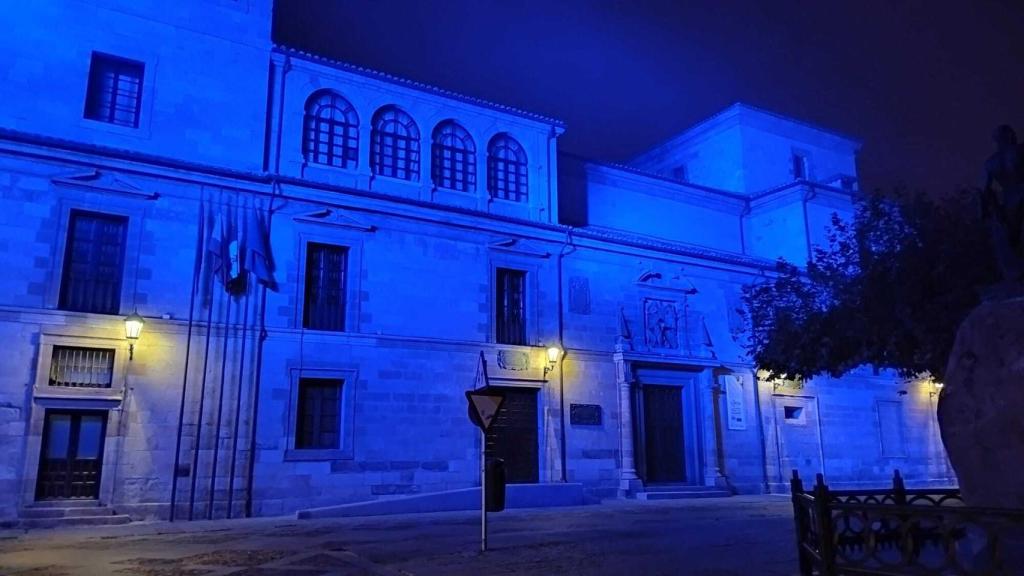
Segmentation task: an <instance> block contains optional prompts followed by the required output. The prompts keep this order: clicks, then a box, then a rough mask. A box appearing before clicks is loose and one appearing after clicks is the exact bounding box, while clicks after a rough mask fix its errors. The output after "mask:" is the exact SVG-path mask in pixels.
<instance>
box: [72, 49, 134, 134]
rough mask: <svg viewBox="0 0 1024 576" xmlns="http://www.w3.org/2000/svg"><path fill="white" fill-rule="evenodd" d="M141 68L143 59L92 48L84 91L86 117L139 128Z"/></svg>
mask: <svg viewBox="0 0 1024 576" xmlns="http://www.w3.org/2000/svg"><path fill="white" fill-rule="evenodd" d="M144 70H145V65H144V64H143V63H142V62H136V61H135V60H128V59H126V58H119V57H117V56H110V55H109V54H101V53H99V52H93V53H92V63H91V64H90V66H89V84H88V86H87V87H86V94H85V117H86V118H88V119H90V120H98V121H100V122H107V123H110V124H119V125H121V126H130V127H132V128H138V127H139V113H140V110H141V108H142V75H143V71H144Z"/></svg>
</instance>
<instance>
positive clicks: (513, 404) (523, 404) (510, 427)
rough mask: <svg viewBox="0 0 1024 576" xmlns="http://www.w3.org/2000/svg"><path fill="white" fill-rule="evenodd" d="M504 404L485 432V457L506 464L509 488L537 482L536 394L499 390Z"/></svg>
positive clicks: (532, 392) (521, 389)
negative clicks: (510, 485)
mask: <svg viewBox="0 0 1024 576" xmlns="http://www.w3.org/2000/svg"><path fill="white" fill-rule="evenodd" d="M500 390H501V391H502V392H504V393H505V401H504V402H503V403H502V405H501V408H500V409H499V410H498V413H497V414H496V415H495V417H494V423H493V424H491V427H490V428H489V429H488V430H487V457H488V458H501V459H503V460H504V461H505V479H506V481H507V482H508V483H510V484H532V483H536V482H538V481H539V466H538V461H537V460H538V448H537V437H538V434H537V390H536V389H534V388H511V387H507V388H500Z"/></svg>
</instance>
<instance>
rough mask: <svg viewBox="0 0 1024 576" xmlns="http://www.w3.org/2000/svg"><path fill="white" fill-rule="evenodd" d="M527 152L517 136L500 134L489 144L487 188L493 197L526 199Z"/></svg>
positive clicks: (515, 199) (516, 199)
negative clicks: (517, 139)
mask: <svg viewBox="0 0 1024 576" xmlns="http://www.w3.org/2000/svg"><path fill="white" fill-rule="evenodd" d="M526 184H527V183H526V152H525V151H524V150H523V147H522V145H520V144H519V142H517V141H516V139H515V138H513V137H511V136H509V135H508V134H498V135H497V136H495V137H494V138H491V142H490V144H488V145H487V190H488V191H489V192H490V194H491V197H492V198H501V199H502V200H512V201H514V202H523V201H525V200H526V196H527V187H526Z"/></svg>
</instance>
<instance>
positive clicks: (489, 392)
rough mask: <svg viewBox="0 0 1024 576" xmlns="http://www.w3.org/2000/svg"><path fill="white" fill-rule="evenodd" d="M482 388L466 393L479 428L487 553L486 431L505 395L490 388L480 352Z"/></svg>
mask: <svg viewBox="0 0 1024 576" xmlns="http://www.w3.org/2000/svg"><path fill="white" fill-rule="evenodd" d="M481 382H482V383H483V386H481V387H480V388H477V389H476V390H469V391H467V392H466V400H467V402H468V404H469V406H468V408H469V420H470V421H471V422H473V424H476V425H477V427H479V428H480V551H481V552H486V551H487V429H488V428H490V427H491V424H492V423H493V422H494V418H495V416H497V415H498V410H499V409H501V404H502V403H503V402H504V401H505V394H504V393H502V392H501V391H500V390H495V389H493V388H491V387H490V383H489V382H488V380H487V360H485V359H484V353H483V351H481V352H480V364H479V366H478V368H477V383H478V384H479V383H481Z"/></svg>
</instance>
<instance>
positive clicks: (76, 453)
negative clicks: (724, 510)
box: [0, 0, 954, 518]
mask: <svg viewBox="0 0 1024 576" xmlns="http://www.w3.org/2000/svg"><path fill="white" fill-rule="evenodd" d="M58 4H59V5H58ZM179 4H180V9H176V10H175V11H167V10H163V9H160V8H159V7H158V6H157V3H151V2H131V3H129V2H122V1H119V0H88V1H86V0H82V1H77V2H71V3H52V4H51V3H30V4H29V5H26V6H25V7H23V8H22V9H21V10H19V11H16V12H15V13H13V14H9V17H10V18H13V19H14V20H15V22H13V23H12V25H11V26H10V27H9V28H10V30H11V31H12V32H11V33H10V34H8V35H6V36H4V37H2V38H0V49H2V50H3V52H4V53H5V54H8V55H9V57H8V58H7V62H8V64H7V66H6V70H3V75H2V76H3V80H4V81H3V82H0V97H2V99H3V101H4V102H5V103H6V104H7V105H6V106H4V107H3V109H2V110H0V222H2V229H0V230H2V231H0V253H2V254H3V260H4V262H5V263H6V264H7V270H8V272H7V273H6V274H4V275H3V276H2V277H0V338H2V341H3V342H4V344H5V347H6V349H7V354H8V356H7V362H5V363H4V366H3V368H2V369H0V494H3V495H4V496H5V497H4V498H3V499H0V518H13V517H16V516H17V515H18V514H19V513H20V511H22V510H23V509H25V508H29V507H32V506H33V505H34V504H35V503H36V502H38V501H41V500H60V499H87V500H89V499H94V500H97V501H99V503H101V504H103V505H107V506H110V507H113V508H115V509H116V510H118V511H119V512H122V513H126V514H130V515H132V516H133V517H137V518H167V517H168V516H169V514H170V513H171V508H172V507H171V502H172V500H173V501H174V502H175V503H176V504H175V507H174V509H173V511H174V514H175V515H176V516H177V517H178V518H184V517H193V516H195V517H223V516H226V515H229V514H230V515H232V516H238V515H244V514H254V515H273V514H284V513H291V512H294V511H296V510H299V509H303V508H311V507H318V506H325V505H332V504H340V503H346V502H357V501H366V500H373V499H379V498H388V497H392V496H396V495H405V494H420V493H430V492H440V491H444V490H450V489H458V488H467V487H472V486H474V485H478V484H479V467H478V466H479V451H480V449H481V446H480V444H481V442H482V440H481V438H480V434H479V431H478V430H477V429H476V428H475V427H473V425H472V424H471V423H470V422H469V420H468V418H467V416H466V410H467V406H466V399H465V396H464V392H465V391H466V390H468V389H471V388H474V387H476V386H479V385H480V382H481V381H482V379H481V368H482V365H484V364H485V365H486V368H487V374H488V376H489V382H490V384H491V385H492V386H495V387H498V388H501V389H502V390H503V391H504V392H505V394H506V401H505V403H504V405H503V406H502V408H501V411H500V412H499V414H498V416H497V419H496V423H495V425H494V426H493V427H492V428H491V430H490V431H488V433H487V435H486V445H487V449H488V450H489V453H491V454H493V455H495V456H499V457H502V458H504V459H505V460H506V464H507V467H508V477H509V480H510V481H511V482H518V483H558V482H570V483H579V484H582V485H583V487H584V489H585V490H586V492H587V493H589V494H590V495H592V496H594V497H599V498H615V497H633V496H636V495H637V494H638V493H641V492H643V491H645V490H650V489H651V487H652V486H657V485H659V484H664V483H669V484H687V485H692V486H707V487H717V488H719V489H727V490H730V491H732V492H734V493H762V492H768V491H779V490H784V489H785V488H786V481H787V478H788V476H789V474H790V471H791V470H792V469H799V470H800V471H801V472H803V473H804V474H805V475H813V474H814V473H816V472H824V473H825V474H826V475H827V477H828V478H829V480H830V481H831V483H832V484H838V485H867V484H878V483H881V482H885V481H887V479H888V478H889V477H890V476H891V473H892V469H894V468H899V469H900V470H901V471H903V473H904V476H905V477H906V478H907V479H908V481H909V482H911V483H915V482H916V483H941V484H946V483H949V482H952V481H954V479H953V478H952V472H951V470H950V468H949V467H948V465H947V463H946V459H945V454H944V451H943V449H942V446H941V442H940V440H939V435H938V428H937V424H936V421H935V416H934V414H935V409H934V408H935V406H934V402H935V397H934V392H935V390H933V389H932V387H931V384H929V383H927V382H923V381H922V382H906V381H903V380H900V379H897V378H895V377H893V376H891V375H886V374H884V373H883V374H876V373H874V372H872V371H871V370H870V369H868V370H865V371H863V372H860V373H857V374H852V375H849V376H847V377H844V378H842V379H839V380H830V379H815V380H813V381H808V382H802V383H794V382H767V381H764V380H762V379H760V378H759V377H758V373H757V370H756V366H754V365H753V364H752V363H751V362H750V360H749V359H748V358H747V357H746V355H745V354H744V352H743V349H742V343H743V342H744V338H745V328H744V324H743V318H742V315H741V314H740V312H739V310H740V309H741V307H742V304H741V300H740V293H741V287H742V286H743V285H744V284H746V283H749V282H753V281H756V280H757V279H758V278H759V277H763V276H764V275H765V274H770V273H771V271H772V270H773V268H774V260H775V259H776V258H779V257H785V258H787V259H789V260H791V261H795V262H801V261H805V260H806V258H807V257H808V255H809V253H810V250H811V249H812V247H813V246H814V245H815V244H820V243H821V242H822V240H823V238H824V234H825V231H826V230H825V227H826V225H827V223H828V222H829V221H830V218H831V215H832V214H833V213H839V214H840V215H841V216H842V215H846V216H848V215H850V214H852V210H853V198H854V195H855V194H856V187H857V184H856V166H855V155H856V152H857V149H858V148H859V146H860V145H859V143H858V142H856V141H854V140H851V139H850V138H847V137H845V136H842V135H839V134H836V133H834V132H832V131H829V130H825V129H822V128H819V127H815V126H811V125H808V124H805V123H802V122H799V121H796V120H793V119H789V118H785V117H781V116H778V115H775V114H772V113H769V112H766V111H763V110H759V109H757V108H753V107H750V106H746V105H742V104H737V105H734V106H731V107H729V108H727V109H726V110H724V111H722V112H721V113H719V114H717V115H715V116H713V117H711V118H709V119H707V120H706V121H704V122H702V123H700V124H698V125H697V126H695V127H693V128H692V129H690V130H688V131H686V132H685V133H684V134H682V135H680V136H678V137H676V138H673V139H672V140H670V141H668V142H666V143H665V144H663V145H661V146H659V147H657V148H655V149H653V150H651V151H649V152H647V153H645V154H642V155H640V156H638V157H637V158H636V159H635V160H633V161H632V162H630V163H629V165H610V164H605V163H600V162H594V161H589V160H586V159H581V158H577V157H573V156H571V155H568V154H564V153H562V152H560V151H559V149H558V138H559V136H560V135H561V134H562V133H563V132H564V131H565V130H566V129H567V127H566V126H564V125H563V124H562V123H560V122H558V121H556V120H553V119H549V118H545V117H542V116H540V115H536V114H531V113H528V112H524V111H520V110H515V109H513V108H510V107H507V106H503V105H499V104H494V103H489V102H483V101H479V100H476V99H473V98H469V97H465V96H461V95H458V94H453V93H450V92H447V91H445V90H442V89H438V88H434V87H430V86H425V85H421V84H418V83H415V82H410V81H406V80H402V79H398V78H394V77H391V76H389V75H387V74H384V73H380V72H375V71H371V70H365V69H362V68H359V67H356V66H352V65H349V64H346V63H341V62H335V61H332V60H329V59H326V58H322V57H319V56H316V55H312V54H307V53H304V52H301V51H298V50H295V49H293V48H289V47H285V46H278V45H274V44H273V43H272V39H271V33H270V23H271V5H270V1H269V0H239V1H231V0H189V1H187V2H181V3H179ZM42 23H45V25H44V24H42ZM55 29H60V30H62V31H63V32H62V34H63V40H62V41H60V42H53V41H51V40H49V38H50V35H51V34H52V30H55ZM135 312H137V313H138V314H139V315H141V317H142V318H143V319H144V321H145V324H144V327H143V331H142V335H141V337H140V338H138V339H137V340H134V339H127V338H126V333H125V318H126V317H127V316H129V315H130V314H133V313H135ZM552 346H555V347H558V348H559V349H561V350H562V351H563V354H562V356H561V357H560V358H559V359H558V360H556V361H555V362H549V360H548V356H547V353H546V349H547V348H548V347H552ZM481 359H483V362H482V361H481Z"/></svg>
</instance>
